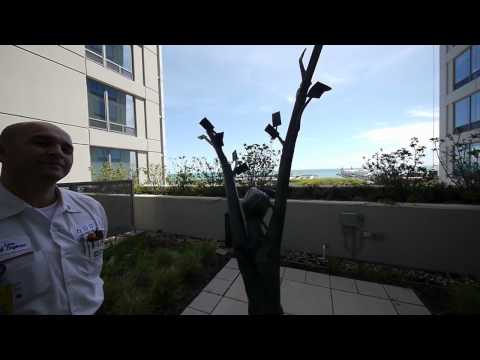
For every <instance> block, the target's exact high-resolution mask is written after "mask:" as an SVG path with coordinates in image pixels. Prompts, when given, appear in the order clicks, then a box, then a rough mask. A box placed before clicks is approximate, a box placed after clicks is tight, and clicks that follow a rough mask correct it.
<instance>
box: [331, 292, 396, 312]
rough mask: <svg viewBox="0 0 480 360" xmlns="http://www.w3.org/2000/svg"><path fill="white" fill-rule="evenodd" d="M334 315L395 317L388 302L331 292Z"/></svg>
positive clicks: (390, 303) (393, 310)
mask: <svg viewBox="0 0 480 360" xmlns="http://www.w3.org/2000/svg"><path fill="white" fill-rule="evenodd" d="M332 297H333V311H334V313H335V315H397V312H396V311H395V308H394V307H393V304H392V302H391V301H390V300H385V299H379V298H375V297H371V296H364V295H359V294H353V293H347V292H343V291H337V290H332Z"/></svg>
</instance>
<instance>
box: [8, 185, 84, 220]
mask: <svg viewBox="0 0 480 360" xmlns="http://www.w3.org/2000/svg"><path fill="white" fill-rule="evenodd" d="M55 192H56V194H57V201H58V204H59V206H60V208H61V209H62V210H63V212H72V213H75V212H81V210H80V209H79V208H78V206H77V205H76V204H75V203H74V202H73V201H72V198H71V196H70V194H69V193H68V191H66V190H64V189H62V188H59V187H58V186H57V187H56V189H55ZM31 207H32V206H31V205H30V204H28V203H27V202H25V201H24V200H22V199H20V198H19V197H18V196H16V195H15V194H13V193H12V192H10V191H9V190H8V189H6V188H5V186H3V184H2V183H1V182H0V220H2V219H5V218H7V217H10V216H13V215H16V214H18V213H20V212H22V211H24V210H25V209H26V208H31Z"/></svg>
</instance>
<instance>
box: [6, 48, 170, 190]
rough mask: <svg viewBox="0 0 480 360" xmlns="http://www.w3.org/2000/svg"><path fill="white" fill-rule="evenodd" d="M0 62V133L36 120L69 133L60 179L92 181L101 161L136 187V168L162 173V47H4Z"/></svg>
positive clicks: (141, 174) (163, 137)
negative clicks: (69, 158) (69, 162)
mask: <svg viewBox="0 0 480 360" xmlns="http://www.w3.org/2000/svg"><path fill="white" fill-rule="evenodd" d="M0 63H1V66H0V79H1V81H0V131H2V130H3V129H4V128H5V127H6V126H8V125H10V124H14V123H17V122H22V121H35V120H37V121H45V122H49V123H52V124H54V125H56V126H58V127H60V128H62V129H63V130H65V131H66V132H67V133H68V134H70V136H71V138H72V141H73V146H74V162H73V166H72V170H71V171H70V173H69V175H68V176H67V177H65V178H64V179H62V181H61V182H83V181H92V180H95V176H96V174H97V171H98V169H99V168H100V167H101V165H102V164H104V163H105V162H107V163H109V164H111V165H112V167H117V166H122V167H123V168H127V169H130V170H131V171H132V173H133V174H135V173H137V174H138V175H139V178H140V180H141V181H142V182H143V181H144V180H145V176H144V174H143V171H142V170H141V169H143V168H148V167H149V165H160V166H161V167H162V168H164V164H165V161H164V159H165V120H164V119H165V116H164V96H163V76H162V48H161V46H159V45H28V46H27V45H12V46H10V45H3V46H0ZM139 169H140V171H139Z"/></svg>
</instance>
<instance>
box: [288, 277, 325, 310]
mask: <svg viewBox="0 0 480 360" xmlns="http://www.w3.org/2000/svg"><path fill="white" fill-rule="evenodd" d="M287 270H288V269H287ZM281 296H282V306H283V311H284V312H286V313H287V314H292V315H331V314H332V300H331V297H330V289H327V288H324V287H321V286H315V285H308V284H305V283H300V282H297V281H290V280H287V279H285V280H284V281H283V285H282V288H281Z"/></svg>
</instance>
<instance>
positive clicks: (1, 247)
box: [0, 241, 27, 254]
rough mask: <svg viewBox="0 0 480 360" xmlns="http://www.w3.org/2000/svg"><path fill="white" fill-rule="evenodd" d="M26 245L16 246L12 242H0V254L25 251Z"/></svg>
mask: <svg viewBox="0 0 480 360" xmlns="http://www.w3.org/2000/svg"><path fill="white" fill-rule="evenodd" d="M26 248H27V244H25V243H23V244H17V243H14V242H8V241H0V254H3V253H7V252H12V251H20V250H22V249H26Z"/></svg>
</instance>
